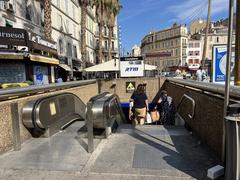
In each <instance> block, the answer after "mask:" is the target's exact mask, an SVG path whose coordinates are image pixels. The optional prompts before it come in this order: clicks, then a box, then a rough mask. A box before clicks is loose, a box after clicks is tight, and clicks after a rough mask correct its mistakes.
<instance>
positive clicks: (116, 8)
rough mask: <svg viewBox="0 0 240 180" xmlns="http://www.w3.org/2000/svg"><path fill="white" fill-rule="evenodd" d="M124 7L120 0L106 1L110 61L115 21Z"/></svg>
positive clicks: (109, 58)
mask: <svg viewBox="0 0 240 180" xmlns="http://www.w3.org/2000/svg"><path fill="white" fill-rule="evenodd" d="M121 8H122V6H121V5H120V3H119V0H106V12H107V17H108V18H107V27H108V30H109V33H108V61H110V60H111V57H112V55H111V42H112V34H113V28H114V26H115V21H116V17H117V15H118V14H119V13H120V10H121Z"/></svg>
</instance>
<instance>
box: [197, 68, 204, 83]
mask: <svg viewBox="0 0 240 180" xmlns="http://www.w3.org/2000/svg"><path fill="white" fill-rule="evenodd" d="M196 79H197V81H204V80H205V79H206V72H205V71H204V69H202V66H200V67H199V69H198V70H197V72H196Z"/></svg>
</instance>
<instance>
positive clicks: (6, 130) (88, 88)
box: [0, 83, 98, 154]
mask: <svg viewBox="0 0 240 180" xmlns="http://www.w3.org/2000/svg"><path fill="white" fill-rule="evenodd" d="M63 92H70V93H73V94H75V95H77V96H78V97H79V98H80V99H81V100H82V101H83V102H84V103H87V102H88V100H89V99H90V98H91V97H92V96H94V95H97V94H98V86H97V83H95V84H91V85H84V86H80V87H75V88H70V89H65V90H60V91H56V92H49V93H43V94H36V95H32V96H28V97H23V98H18V99H14V100H8V101H3V102H0V132H1V133H0V154H1V153H4V152H6V151H8V150H10V149H12V148H13V130H12V116H11V104H12V103H15V102H16V103H17V104H18V109H19V121H20V122H19V125H20V136H21V142H22V143H23V142H25V141H26V140H27V139H29V138H31V134H30V133H29V132H28V130H27V129H26V128H25V127H24V126H23V124H22V113H21V110H22V108H23V106H24V105H25V104H26V103H27V102H28V101H32V100H35V99H38V98H41V97H44V96H50V95H55V94H58V93H63Z"/></svg>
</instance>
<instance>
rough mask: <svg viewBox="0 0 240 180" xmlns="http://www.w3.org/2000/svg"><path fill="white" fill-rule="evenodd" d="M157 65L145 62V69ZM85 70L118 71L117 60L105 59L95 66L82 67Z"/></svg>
mask: <svg viewBox="0 0 240 180" xmlns="http://www.w3.org/2000/svg"><path fill="white" fill-rule="evenodd" d="M156 69H157V66H152V65H149V64H145V70H149V71H151V70H156ZM84 71H86V72H107V71H119V60H114V59H113V60H111V61H107V62H104V63H101V64H98V65H95V66H91V67H89V68H86V69H84Z"/></svg>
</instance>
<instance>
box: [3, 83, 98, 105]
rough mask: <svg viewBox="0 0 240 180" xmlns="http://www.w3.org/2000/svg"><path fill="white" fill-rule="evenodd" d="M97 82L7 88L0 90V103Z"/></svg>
mask: <svg viewBox="0 0 240 180" xmlns="http://www.w3.org/2000/svg"><path fill="white" fill-rule="evenodd" d="M96 82H97V81H96V80H95V79H94V80H82V81H74V82H63V83H53V84H48V85H42V86H36V85H34V86H29V87H22V88H9V89H0V101H4V100H8V99H13V98H18V97H22V96H29V95H32V94H36V93H44V92H49V91H57V90H61V89H68V88H73V87H77V86H84V85H88V84H94V83H96Z"/></svg>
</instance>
